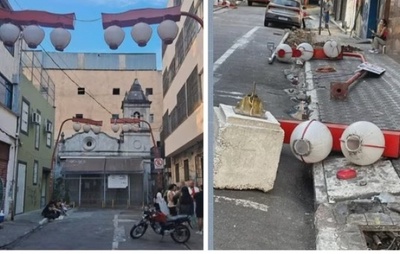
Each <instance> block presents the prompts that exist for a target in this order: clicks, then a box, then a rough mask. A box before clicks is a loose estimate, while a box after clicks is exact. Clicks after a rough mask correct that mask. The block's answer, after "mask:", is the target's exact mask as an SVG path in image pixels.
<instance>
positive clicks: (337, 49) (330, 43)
mask: <svg viewBox="0 0 400 254" xmlns="http://www.w3.org/2000/svg"><path fill="white" fill-rule="evenodd" d="M323 49H324V53H325V55H326V56H327V57H329V58H336V57H338V56H339V55H340V53H342V46H341V45H340V43H339V42H337V41H334V40H327V41H326V42H325V44H324V48H323Z"/></svg>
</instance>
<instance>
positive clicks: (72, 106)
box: [34, 51, 162, 140]
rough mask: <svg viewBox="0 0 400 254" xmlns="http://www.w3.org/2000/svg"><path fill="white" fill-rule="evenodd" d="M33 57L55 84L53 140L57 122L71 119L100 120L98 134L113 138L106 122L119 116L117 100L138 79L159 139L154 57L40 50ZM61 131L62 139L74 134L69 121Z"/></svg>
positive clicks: (158, 88)
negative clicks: (99, 131)
mask: <svg viewBox="0 0 400 254" xmlns="http://www.w3.org/2000/svg"><path fill="white" fill-rule="evenodd" d="M34 54H36V55H37V57H38V58H40V59H42V61H41V63H42V65H43V68H44V70H45V71H46V72H47V73H48V74H49V77H50V78H51V79H52V80H53V82H54V84H56V86H55V98H56V101H55V107H56V116H55V125H54V128H55V132H54V137H57V135H58V130H59V127H60V125H61V123H62V122H63V121H64V120H65V119H67V118H71V117H73V116H77V117H83V118H90V119H93V120H102V121H103V127H102V131H103V132H105V133H107V134H108V135H110V136H113V137H116V136H115V134H114V132H113V131H112V130H111V124H110V119H111V118H112V117H121V116H122V108H121V101H122V100H123V99H124V97H125V91H128V90H129V89H130V87H131V85H132V82H133V80H135V79H138V80H139V81H140V84H141V86H142V87H143V90H144V92H145V94H146V95H147V96H148V98H149V100H150V101H151V102H152V103H151V107H150V114H149V116H148V117H149V121H150V123H151V125H152V129H153V132H154V135H155V137H156V139H157V140H160V138H159V136H160V129H161V124H162V83H161V72H160V71H157V68H156V54H153V53H149V54H139V53H138V54H136V53H135V54H109V53H104V54H103V53H58V52H49V53H43V52H41V51H36V52H34ZM93 98H94V99H93ZM96 101H97V102H98V103H97V102H96ZM103 106H104V108H103ZM62 131H63V132H64V134H65V135H66V136H71V135H72V134H74V133H75V131H74V130H73V128H72V123H70V122H68V123H66V124H65V125H64V127H63V130H62Z"/></svg>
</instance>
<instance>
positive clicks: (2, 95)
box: [0, 0, 21, 219]
mask: <svg viewBox="0 0 400 254" xmlns="http://www.w3.org/2000/svg"><path fill="white" fill-rule="evenodd" d="M0 7H1V8H5V9H11V6H10V4H9V3H8V1H6V0H0ZM20 46H21V44H20V41H18V42H17V43H16V44H15V46H14V47H6V46H4V45H3V43H0V59H1V60H0V119H1V120H0V210H3V212H4V214H5V217H6V219H9V218H10V217H12V216H13V214H14V211H13V207H14V198H15V195H14V194H15V185H14V184H13V182H14V181H13V180H14V179H15V177H16V175H15V173H16V171H15V160H16V158H17V151H18V142H17V140H18V134H19V133H18V131H17V129H18V127H17V126H18V120H19V117H18V116H19V110H18V96H19V95H18V93H19V91H18V89H19V86H18V73H19V52H20V50H19V48H20Z"/></svg>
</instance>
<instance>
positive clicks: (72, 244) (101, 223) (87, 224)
mask: <svg viewBox="0 0 400 254" xmlns="http://www.w3.org/2000/svg"><path fill="white" fill-rule="evenodd" d="M140 219H141V211H140V210H110V209H79V210H77V211H75V212H73V213H72V214H70V215H69V216H66V217H64V219H62V220H56V221H52V222H49V223H47V224H45V225H44V226H43V227H42V228H40V229H39V230H37V231H35V232H34V233H32V234H30V235H28V236H27V237H25V238H23V239H21V240H20V241H18V242H17V243H15V244H14V245H13V246H9V248H8V249H12V250H202V249H203V238H202V236H201V235H197V234H195V230H192V231H191V238H190V240H189V241H188V242H187V243H186V244H177V243H175V242H174V241H173V240H172V239H171V237H170V236H165V237H164V238H163V239H162V237H161V236H160V235H157V234H155V233H154V232H153V231H152V229H150V228H149V229H148V231H147V232H146V233H145V235H144V236H143V237H142V238H140V239H131V238H130V236H129V232H130V229H131V227H132V225H133V224H134V223H135V222H137V221H138V220H140Z"/></svg>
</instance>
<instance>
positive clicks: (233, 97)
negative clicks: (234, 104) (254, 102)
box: [216, 94, 243, 100]
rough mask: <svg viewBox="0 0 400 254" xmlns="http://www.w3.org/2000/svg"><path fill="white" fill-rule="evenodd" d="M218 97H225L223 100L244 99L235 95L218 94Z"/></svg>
mask: <svg viewBox="0 0 400 254" xmlns="http://www.w3.org/2000/svg"><path fill="white" fill-rule="evenodd" d="M216 95H217V96H218V97H223V98H232V99H235V100H241V99H243V96H242V97H240V96H235V95H227V94H216Z"/></svg>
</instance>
